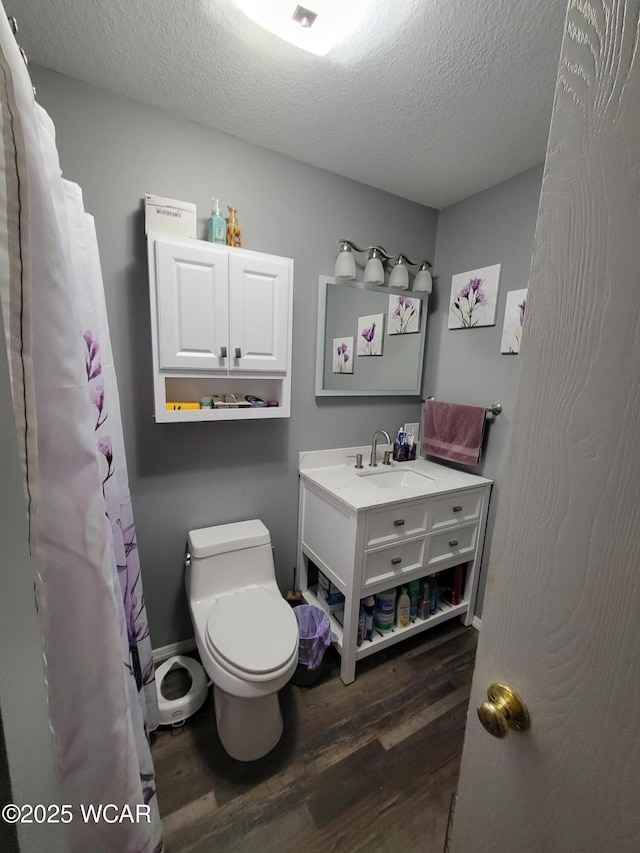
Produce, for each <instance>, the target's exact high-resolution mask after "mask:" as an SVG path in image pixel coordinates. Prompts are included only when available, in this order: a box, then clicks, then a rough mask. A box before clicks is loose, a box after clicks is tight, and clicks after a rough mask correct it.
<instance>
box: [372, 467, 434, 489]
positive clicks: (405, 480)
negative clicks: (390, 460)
mask: <svg viewBox="0 0 640 853" xmlns="http://www.w3.org/2000/svg"><path fill="white" fill-rule="evenodd" d="M359 476H360V477H362V479H363V480H365V481H366V482H367V483H370V484H371V485H372V486H377V487H378V488H380V489H398V488H415V487H417V488H424V486H425V480H432V478H431V477H427V475H426V474H416V472H415V471H409V470H407V471H399V470H398V469H397V468H396V469H392V470H391V471H374V472H371V473H370V472H369V471H367V472H366V473H364V474H360V475H359ZM432 482H433V480H432Z"/></svg>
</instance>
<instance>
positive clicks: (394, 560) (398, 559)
mask: <svg viewBox="0 0 640 853" xmlns="http://www.w3.org/2000/svg"><path fill="white" fill-rule="evenodd" d="M401 562H402V557H392V558H391V565H392V566H397V565H398V563H401Z"/></svg>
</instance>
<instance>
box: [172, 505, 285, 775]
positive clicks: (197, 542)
mask: <svg viewBox="0 0 640 853" xmlns="http://www.w3.org/2000/svg"><path fill="white" fill-rule="evenodd" d="M185 583H186V588H187V597H188V600H189V609H190V612H191V618H192V621H193V627H194V633H195V639H196V645H197V648H198V651H199V653H200V659H201V661H202V664H203V666H204V668H205V670H206V672H207V674H208V675H209V677H210V679H211V681H212V682H213V685H214V691H213V695H214V706H215V713H216V723H217V728H218V735H219V737H220V741H221V742H222V745H223V746H224V748H225V750H226V751H227V752H228V754H229V755H230V756H231V757H232V758H235V759H237V760H239V761H255V760H256V759H258V758H262V756H264V755H266V754H267V753H268V752H270V751H271V750H272V749H273V748H274V746H275V745H276V744H277V743H278V741H279V740H280V737H281V735H282V731H283V720H282V712H281V710H280V703H279V701H278V691H279V690H280V689H281V688H282V687H284V685H285V684H286V683H287V682H288V681H289V680H290V678H291V676H292V675H293V673H294V671H295V669H296V666H297V663H298V624H297V621H296V618H295V615H294V613H293V610H292V609H291V607H290V606H289V605H288V604H287V602H286V601H285V600H284V599H283V597H282V595H281V594H280V590H279V589H278V586H277V583H276V578H275V567H274V564H273V554H272V550H271V539H270V536H269V531H268V530H267V528H266V527H265V526H264V524H263V523H262V522H261V521H258V520H252V521H245V522H236V523H233V524H225V525H218V526H216V527H208V528H202V529H200V530H192V531H190V533H189V540H188V553H187V561H186V572H185Z"/></svg>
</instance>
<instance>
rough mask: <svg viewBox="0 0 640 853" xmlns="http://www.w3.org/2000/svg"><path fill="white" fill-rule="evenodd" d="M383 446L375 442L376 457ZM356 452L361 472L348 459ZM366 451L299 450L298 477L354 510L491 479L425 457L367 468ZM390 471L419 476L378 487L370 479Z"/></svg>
mask: <svg viewBox="0 0 640 853" xmlns="http://www.w3.org/2000/svg"><path fill="white" fill-rule="evenodd" d="M385 449H388V446H387V445H378V457H379V460H381V458H382V455H383V450H385ZM356 453H362V456H363V465H364V468H363V469H362V470H361V471H357V470H356V469H355V467H354V463H355V459H354V460H353V461H352V460H351V459H348V457H349V456H355V454H356ZM370 453H371V447H370V446H368V447H342V448H337V449H334V450H313V451H303V452H302V453H300V454H299V470H300V476H301V477H302V478H303V479H305V480H307V481H308V482H309V483H313V484H315V485H316V486H318V487H319V488H320V489H322V490H324V491H326V492H328V493H329V494H330V495H333V497H335V498H336V499H337V500H339V501H340V502H341V503H344V504H346V505H347V506H348V507H350V508H351V509H354V510H356V511H358V510H364V509H370V508H372V507H378V506H384V505H385V504H391V503H397V502H398V501H408V500H415V499H416V498H420V497H429V496H431V495H438V494H442V493H444V492H450V491H456V490H457V489H468V488H471V487H473V486H485V485H487V484H488V483H491V482H492V481H491V480H489V479H487V478H486V477H480V476H478V475H477V474H467V473H466V472H465V471H458V470H457V469H455V468H449V467H448V466H446V465H439V464H437V463H436V462H430V461H428V460H426V459H416V460H414V461H413V462H393V463H392V464H391V466H389V465H382V464H381V461H378V465H377V467H376V468H370V467H369V464H368V463H369V456H370ZM390 471H394V472H398V471H400V472H401V471H413V472H415V473H416V474H420V475H422V476H421V480H420V481H415V482H412V483H411V484H406V485H401V486H396V487H393V488H380V487H379V486H376V485H374V484H373V483H372V482H371V480H370V475H371V474H374V475H376V474H379V475H381V476H384V474H385V473H388V472H390ZM414 480H415V478H414Z"/></svg>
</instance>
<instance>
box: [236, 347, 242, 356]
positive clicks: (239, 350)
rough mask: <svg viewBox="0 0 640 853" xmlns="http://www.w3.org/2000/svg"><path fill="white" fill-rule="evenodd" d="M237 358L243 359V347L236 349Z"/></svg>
mask: <svg viewBox="0 0 640 853" xmlns="http://www.w3.org/2000/svg"><path fill="white" fill-rule="evenodd" d="M235 357H236V358H242V348H241V347H236V355H235Z"/></svg>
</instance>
